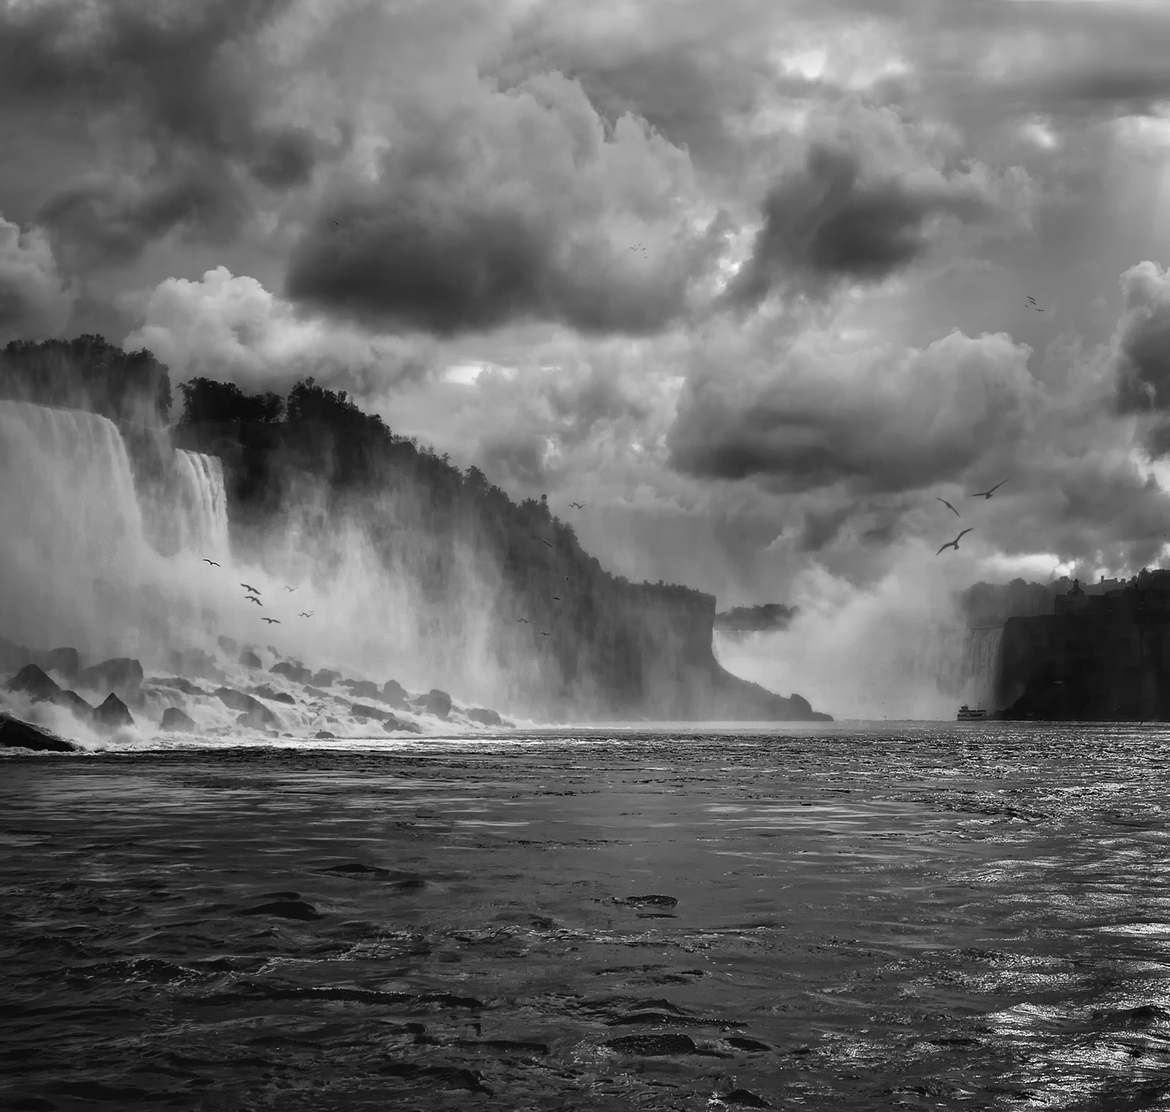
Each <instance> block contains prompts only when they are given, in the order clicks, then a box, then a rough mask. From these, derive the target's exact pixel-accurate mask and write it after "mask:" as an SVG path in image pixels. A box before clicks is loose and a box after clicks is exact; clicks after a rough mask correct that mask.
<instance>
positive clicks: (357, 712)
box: [349, 703, 394, 722]
mask: <svg viewBox="0 0 1170 1112" xmlns="http://www.w3.org/2000/svg"><path fill="white" fill-rule="evenodd" d="M349 713H350V714H352V715H353V716H354V718H360V719H363V720H364V719H367V718H376V719H377V720H378V721H379V722H381V721H383V720H385V719H387V718H393V717H394V715H392V714H391V713H390V712H389V711H388V710H382V708H381V707H371V706H367V705H366V704H365V703H354V704H353V705H352V706H351V707H350V708H349Z"/></svg>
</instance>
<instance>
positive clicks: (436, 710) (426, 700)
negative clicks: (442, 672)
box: [414, 687, 451, 719]
mask: <svg viewBox="0 0 1170 1112" xmlns="http://www.w3.org/2000/svg"><path fill="white" fill-rule="evenodd" d="M414 705H415V706H416V707H422V709H423V710H425V711H426V712H427V714H433V715H434V716H435V717H436V718H443V719H445V718H446V717H447V715H449V714H450V713H451V696H450V695H448V694H447V692H445V691H440V690H439V689H438V688H437V687H432V688H431V689H430V691H428V692H427V693H426V694H425V695H423V696H421V697H420V698H418V699H415V701H414Z"/></svg>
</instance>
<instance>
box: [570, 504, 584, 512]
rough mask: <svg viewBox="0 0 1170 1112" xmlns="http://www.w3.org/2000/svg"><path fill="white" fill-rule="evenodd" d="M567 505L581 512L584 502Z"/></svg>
mask: <svg viewBox="0 0 1170 1112" xmlns="http://www.w3.org/2000/svg"><path fill="white" fill-rule="evenodd" d="M569 505H570V506H573V507H574V508H575V509H578V510H583V509H584V508H585V503H584V502H570V503H569Z"/></svg>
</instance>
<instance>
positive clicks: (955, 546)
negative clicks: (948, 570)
mask: <svg viewBox="0 0 1170 1112" xmlns="http://www.w3.org/2000/svg"><path fill="white" fill-rule="evenodd" d="M971 528H972V529H973V528H974V526H972V527H971ZM970 532H971V529H964V530H963V531H962V532H961V533H960V534H959V535H958V536H957V537H956V538H955V539H954V540H953V541H951V542H950V544H944V545H943V546H942V548H940V549H939V550H938V552H936V553H935V555H936V556H939V555H941V554H942V552H943V549H946V548H953V549H954V550H955V551H956V552H958V551H959V541H961V540H962V539H963V538H964V537H965V536H966V535H967V534H968V533H970Z"/></svg>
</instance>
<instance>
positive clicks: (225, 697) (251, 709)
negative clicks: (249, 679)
mask: <svg viewBox="0 0 1170 1112" xmlns="http://www.w3.org/2000/svg"><path fill="white" fill-rule="evenodd" d="M215 694H216V695H217V696H218V698H219V701H220V702H221V703H223V705H224V706H225V707H229V708H230V709H231V710H238V711H242V712H243V714H244V715H245V716H247V715H251V716H253V717H254V718H256V719H257V721H259V722H261V723H263V726H264V727H267V726H275V725H277V718H276V715H275V714H273V713H272V711H270V710H269V709H268V708H267V707H266V706H265V705H264V704H263V703H262V702H260V700H259V699H253V698H252V696H251V695H245V694H244V692H242V691H236V690H235V689H233V688H231V687H217V688H216V689H215ZM236 721H237V722H238V721H239V719H236Z"/></svg>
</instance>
